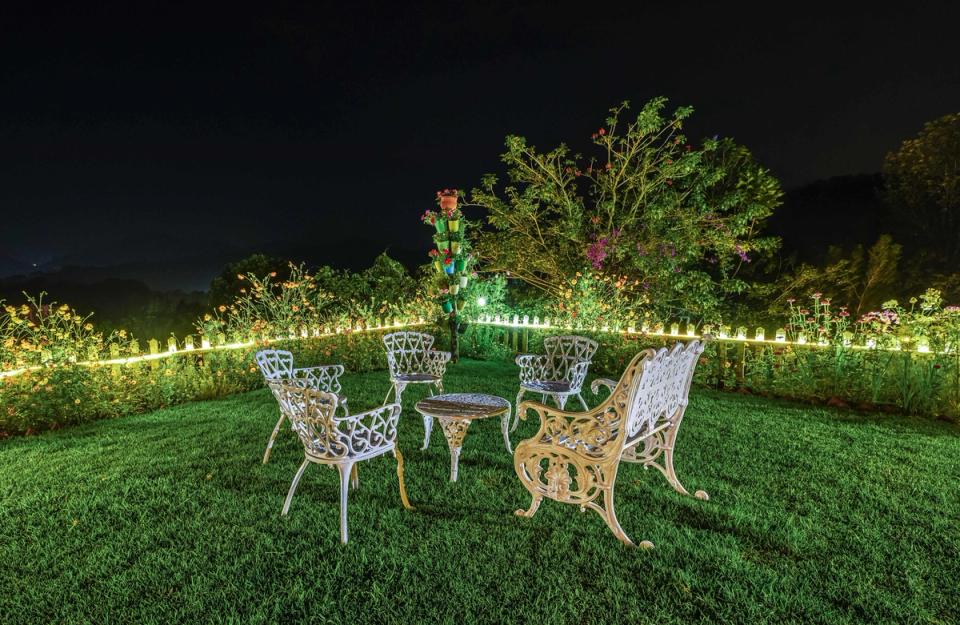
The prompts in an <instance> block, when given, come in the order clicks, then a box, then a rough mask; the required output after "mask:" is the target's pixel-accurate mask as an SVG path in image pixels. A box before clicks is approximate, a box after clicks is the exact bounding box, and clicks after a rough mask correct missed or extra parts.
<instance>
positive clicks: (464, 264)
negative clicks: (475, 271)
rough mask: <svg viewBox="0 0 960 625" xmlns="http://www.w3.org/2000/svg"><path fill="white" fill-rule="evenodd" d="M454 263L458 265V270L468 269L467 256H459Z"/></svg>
mask: <svg viewBox="0 0 960 625" xmlns="http://www.w3.org/2000/svg"><path fill="white" fill-rule="evenodd" d="M453 264H454V266H455V267H456V270H457V271H466V269H467V259H466V258H458V259H456V260H455V261H453Z"/></svg>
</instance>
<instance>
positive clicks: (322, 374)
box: [254, 349, 349, 464]
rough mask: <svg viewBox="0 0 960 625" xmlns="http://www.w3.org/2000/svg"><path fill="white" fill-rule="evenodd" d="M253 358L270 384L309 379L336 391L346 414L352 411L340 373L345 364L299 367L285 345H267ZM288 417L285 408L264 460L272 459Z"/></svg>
mask: <svg viewBox="0 0 960 625" xmlns="http://www.w3.org/2000/svg"><path fill="white" fill-rule="evenodd" d="M254 359H255V360H256V362H257V367H259V368H260V373H262V374H263V379H264V381H266V382H267V383H268V384H269V383H270V382H276V381H285V380H300V381H303V382H304V383H306V384H307V385H308V386H309V387H310V388H313V389H316V390H318V391H324V392H327V393H333V394H335V395H336V396H337V403H338V405H339V406H341V407H342V408H343V414H345V415H346V414H349V411H348V408H347V398H346V396H345V395H343V392H342V391H343V388H342V387H341V386H340V376H341V375H343V371H344V369H343V365H322V366H319V367H303V368H300V369H297V368H294V366H293V354H291V353H290V352H288V351H285V350H282V349H264V350H260V351H258V352H257V353H256V355H255V357H254ZM285 418H286V417H284V415H283V411H282V410H281V411H280V419H278V420H277V425H276V426H274V428H273V432H272V433H271V434H270V440H269V441H268V442H267V450H266V451H265V452H264V454H263V463H264V464H266V463H267V461H268V460H270V452H271V450H272V449H273V443H274V441H275V440H276V439H277V434H279V433H280V426H281V425H283V420H284V419H285Z"/></svg>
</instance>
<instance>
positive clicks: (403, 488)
mask: <svg viewBox="0 0 960 625" xmlns="http://www.w3.org/2000/svg"><path fill="white" fill-rule="evenodd" d="M393 457H394V458H396V459H397V480H398V481H399V482H400V501H401V502H402V503H403V507H404V508H406V509H407V510H413V506H411V505H410V500H409V499H407V487H406V486H405V485H404V483H403V454H401V453H400V450H399V449H397V448H396V447H394V448H393Z"/></svg>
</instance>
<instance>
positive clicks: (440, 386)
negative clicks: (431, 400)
mask: <svg viewBox="0 0 960 625" xmlns="http://www.w3.org/2000/svg"><path fill="white" fill-rule="evenodd" d="M434 385H435V386H436V387H437V394H438V395H443V380H437V381H436V382H434Z"/></svg>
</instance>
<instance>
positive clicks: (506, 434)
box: [500, 410, 513, 456]
mask: <svg viewBox="0 0 960 625" xmlns="http://www.w3.org/2000/svg"><path fill="white" fill-rule="evenodd" d="M500 430H501V431H502V432H503V444H504V445H506V447H507V453H508V454H510V455H511V456H512V455H513V448H512V447H511V446H510V411H509V410H507V413H506V414H505V415H503V416H502V417H500Z"/></svg>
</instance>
